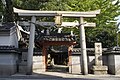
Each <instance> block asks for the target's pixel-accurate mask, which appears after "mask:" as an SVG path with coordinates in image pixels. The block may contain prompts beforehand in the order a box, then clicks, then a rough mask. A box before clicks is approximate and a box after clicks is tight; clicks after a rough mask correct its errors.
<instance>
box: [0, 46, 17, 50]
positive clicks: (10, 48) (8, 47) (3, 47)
mask: <svg viewBox="0 0 120 80" xmlns="http://www.w3.org/2000/svg"><path fill="white" fill-rule="evenodd" d="M13 49H15V46H0V50H13Z"/></svg>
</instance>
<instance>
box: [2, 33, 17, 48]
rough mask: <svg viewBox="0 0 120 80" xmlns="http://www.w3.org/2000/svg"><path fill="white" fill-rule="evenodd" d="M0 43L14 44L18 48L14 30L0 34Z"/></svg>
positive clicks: (5, 44)
mask: <svg viewBox="0 0 120 80" xmlns="http://www.w3.org/2000/svg"><path fill="white" fill-rule="evenodd" d="M0 45H2V46H15V47H16V48H18V40H17V35H16V32H13V33H11V35H10V36H9V35H5V36H3V35H1V36H0Z"/></svg>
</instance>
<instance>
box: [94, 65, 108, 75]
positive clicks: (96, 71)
mask: <svg viewBox="0 0 120 80" xmlns="http://www.w3.org/2000/svg"><path fill="white" fill-rule="evenodd" d="M107 71H108V67H107V66H93V72H94V74H98V75H99V74H101V75H102V74H107Z"/></svg>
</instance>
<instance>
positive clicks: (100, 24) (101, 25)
mask: <svg viewBox="0 0 120 80" xmlns="http://www.w3.org/2000/svg"><path fill="white" fill-rule="evenodd" d="M43 1H44V0H13V3H14V6H15V7H17V8H21V9H33V10H49V11H50V10H53V11H54V10H60V11H62V10H65V11H91V10H97V9H100V10H101V13H100V14H99V15H98V16H97V18H94V19H85V21H87V22H96V24H97V25H96V27H95V28H86V41H87V47H94V43H95V42H102V43H103V47H111V46H115V44H116V26H115V23H109V24H106V23H107V21H110V20H114V18H115V17H116V16H118V15H119V14H120V13H119V12H118V11H119V10H120V5H119V3H120V2H119V0H117V2H116V3H114V4H113V3H112V2H113V1H114V0H45V2H43ZM0 10H2V6H1V2H0ZM50 20H51V19H50ZM71 20H75V19H67V18H66V19H65V21H71ZM77 20H79V19H77ZM70 30H73V31H74V32H75V34H76V35H79V30H78V29H77V28H72V29H64V31H65V32H70Z"/></svg>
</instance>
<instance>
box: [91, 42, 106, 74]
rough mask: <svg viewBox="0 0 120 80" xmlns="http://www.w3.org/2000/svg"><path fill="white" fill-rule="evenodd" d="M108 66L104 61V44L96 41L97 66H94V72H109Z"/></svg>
mask: <svg viewBox="0 0 120 80" xmlns="http://www.w3.org/2000/svg"><path fill="white" fill-rule="evenodd" d="M107 70H108V68H107V66H103V63H102V44H101V43H95V66H93V71H94V74H107Z"/></svg>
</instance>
